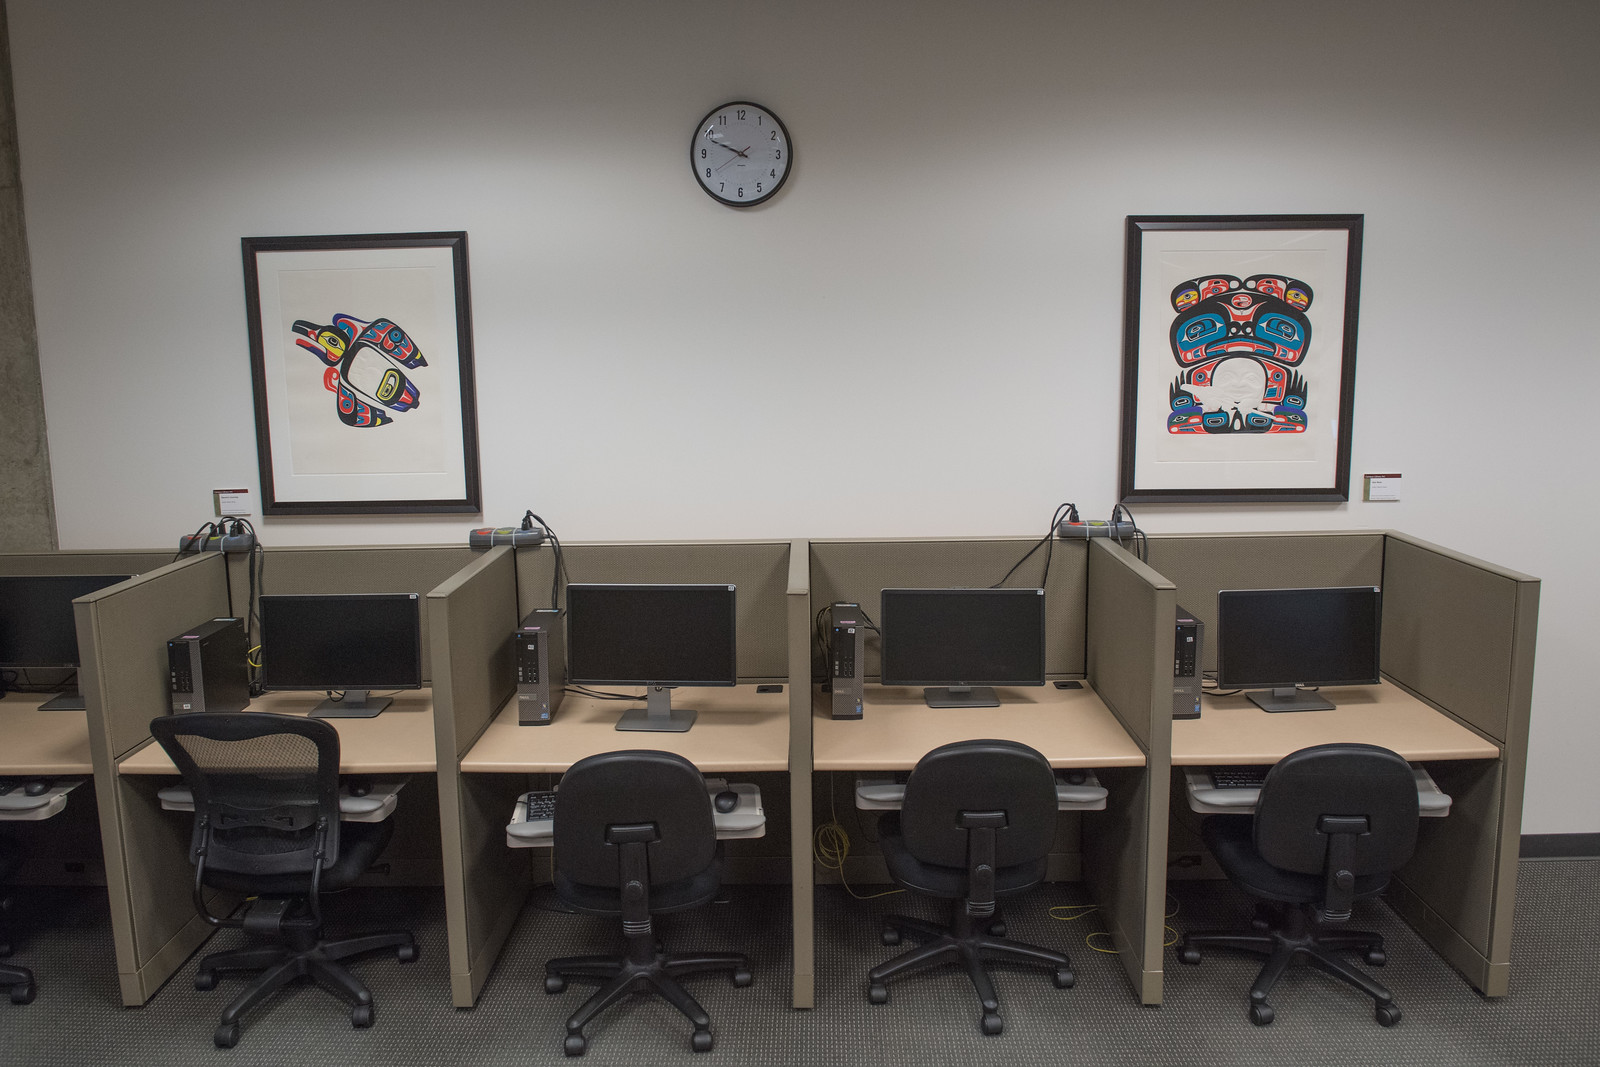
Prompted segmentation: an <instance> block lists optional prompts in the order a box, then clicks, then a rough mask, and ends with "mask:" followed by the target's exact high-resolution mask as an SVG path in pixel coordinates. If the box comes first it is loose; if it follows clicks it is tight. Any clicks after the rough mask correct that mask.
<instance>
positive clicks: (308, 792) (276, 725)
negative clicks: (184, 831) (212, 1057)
mask: <svg viewBox="0 0 1600 1067" xmlns="http://www.w3.org/2000/svg"><path fill="white" fill-rule="evenodd" d="M150 732H151V733H152V734H154V735H155V738H156V740H157V741H159V742H160V743H161V747H162V748H164V749H166V750H167V754H168V755H169V756H171V757H172V762H173V763H175V764H177V766H178V771H179V773H180V774H182V775H183V780H184V784H185V785H187V786H188V787H189V789H190V791H191V792H192V793H193V794H194V831H193V834H192V837H191V839H190V848H189V852H190V859H191V861H192V862H193V863H194V865H195V877H194V903H195V908H196V910H198V911H199V913H200V914H201V916H202V917H204V918H205V920H206V921H207V922H209V923H211V924H212V925H214V926H234V927H241V928H243V930H244V932H245V934H246V935H248V936H249V937H251V938H254V939H260V940H265V941H269V942H272V943H270V944H266V945H259V946H256V947H251V948H243V949H236V950H233V951H230V952H217V953H212V954H211V955H209V956H206V957H205V958H204V959H202V960H201V961H200V967H199V970H197V971H196V972H195V976H194V985H195V988H196V989H212V988H214V987H215V986H216V984H217V973H218V972H219V971H256V970H259V971H262V974H260V975H259V976H258V977H257V978H256V980H255V981H254V982H253V983H252V984H251V985H250V986H249V988H247V989H246V990H245V991H244V992H243V993H241V994H239V996H238V997H237V998H236V999H235V1000H234V1001H233V1003H232V1004H229V1005H228V1007H227V1010H225V1011H224V1012H223V1013H222V1020H221V1022H220V1023H219V1024H218V1025H217V1030H216V1034H215V1040H216V1043H217V1045H218V1046H219V1047H221V1048H231V1047H232V1046H233V1045H235V1044H236V1043H237V1042H238V1040H239V1017H240V1016H241V1015H243V1014H244V1013H245V1012H246V1011H247V1010H249V1009H250V1008H251V1007H253V1006H255V1005H256V1004H259V1003H260V1002H261V1001H263V1000H265V999H267V998H268V997H269V996H271V995H272V994H273V993H274V992H275V991H277V990H278V989H279V988H281V987H282V986H284V985H286V984H288V983H289V982H290V981H293V980H294V979H295V978H298V977H301V976H302V975H308V976H310V977H311V978H312V979H314V980H315V981H316V983H317V984H318V985H320V986H322V987H323V988H325V989H327V990H329V991H330V992H332V993H334V994H335V995H337V996H340V997H343V998H344V999H345V1000H347V1001H348V1002H349V1003H350V1004H351V1010H350V1023H351V1025H352V1026H357V1027H367V1026H371V1025H372V1018H373V1009H372V994H371V993H370V992H369V991H368V990H367V988H366V987H365V986H364V985H362V984H361V982H360V981H359V980H357V978H356V977H355V975H353V974H351V973H350V972H349V971H348V970H347V969H345V967H344V966H343V965H342V964H340V963H339V961H340V960H343V959H346V958H348V957H351V956H354V955H357V954H358V953H364V952H372V951H376V950H379V949H394V950H395V953H396V955H397V956H398V957H399V959H400V961H401V962H402V963H407V962H410V961H411V960H414V959H416V958H417V947H416V943H415V941H414V940H413V939H412V936H411V934H410V932H408V931H404V930H400V931H392V932H387V933H379V934H368V935H365V936H362V937H352V938H346V939H343V940H339V941H324V940H322V902H321V894H322V892H324V891H326V890H334V889H343V888H344V887H346V886H348V885H350V884H351V883H352V882H354V881H355V880H356V878H358V877H359V876H360V875H361V873H362V872H363V871H365V870H366V869H367V868H368V867H369V866H371V865H372V862H373V861H374V860H375V859H377V857H378V855H379V853H381V852H382V851H383V848H384V846H385V845H387V844H388V842H389V838H390V836H391V835H392V834H393V832H394V828H393V826H392V825H391V824H390V823H389V822H388V821H384V822H380V823H350V822H347V823H341V822H340V821H339V733H338V731H337V730H335V729H334V728H333V727H332V726H330V725H329V724H328V723H325V722H322V721H321V720H318V719H307V718H302V717H300V716H297V715H272V714H266V713H252V714H249V715H239V714H233V715H209V714H199V715H176V716H169V717H163V718H159V719H156V720H155V721H153V722H152V723H151V724H150ZM206 887H210V888H212V889H220V890H223V891H225V892H229V893H242V894H250V895H254V896H255V897H256V899H255V900H253V901H251V902H250V904H249V906H248V908H247V909H246V910H245V912H244V913H243V914H242V915H240V916H236V917H218V916H216V915H213V914H212V913H211V911H210V910H209V909H208V908H207V907H206V901H205V888H206Z"/></svg>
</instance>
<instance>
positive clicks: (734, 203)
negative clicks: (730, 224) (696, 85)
mask: <svg viewBox="0 0 1600 1067" xmlns="http://www.w3.org/2000/svg"><path fill="white" fill-rule="evenodd" d="M730 107H754V108H760V109H761V111H762V113H763V114H765V115H767V116H768V117H769V118H771V119H772V121H773V122H776V123H777V124H778V130H779V132H780V133H782V134H783V143H784V146H785V147H786V148H787V150H788V152H789V165H788V166H787V167H785V168H784V169H783V176H782V177H781V178H779V179H778V181H777V184H775V185H774V186H773V187H772V188H771V189H768V190H767V191H766V192H765V193H762V194H761V195H760V196H758V197H756V198H755V199H754V200H730V199H728V198H727V197H725V196H719V195H717V194H716V193H714V192H712V191H711V190H710V189H707V188H706V186H705V183H704V182H702V181H701V180H700V165H699V163H698V162H697V161H696V160H695V158H694V150H695V148H696V146H698V145H699V143H700V133H701V131H702V130H704V129H705V128H706V123H707V122H708V121H710V119H711V117H712V116H713V115H716V114H719V113H721V112H724V111H727V110H728V109H729V108H730ZM689 170H690V172H691V173H692V174H693V175H694V183H695V185H697V186H699V187H700V189H701V190H702V191H703V192H704V193H705V194H706V195H707V196H709V197H710V198H711V199H713V200H715V201H716V202H717V203H719V204H725V205H727V206H728V207H755V206H756V205H757V204H765V203H766V202H767V201H768V200H771V199H772V198H773V197H775V196H777V195H778V190H779V189H782V188H783V186H784V183H785V182H787V181H788V180H789V175H790V174H792V173H793V172H794V139H793V138H792V137H790V136H789V127H787V126H785V125H784V124H783V120H782V119H780V118H779V117H778V116H777V114H776V113H775V112H774V111H773V110H772V109H771V108H770V107H767V106H766V105H765V104H757V103H755V102H754V101H752V100H730V101H728V102H727V103H726V104H718V105H717V106H716V107H714V108H712V109H711V110H710V111H707V112H706V113H705V117H704V118H702V119H701V120H700V121H699V122H698V123H696V124H695V128H694V134H693V135H692V136H691V137H690V138H689Z"/></svg>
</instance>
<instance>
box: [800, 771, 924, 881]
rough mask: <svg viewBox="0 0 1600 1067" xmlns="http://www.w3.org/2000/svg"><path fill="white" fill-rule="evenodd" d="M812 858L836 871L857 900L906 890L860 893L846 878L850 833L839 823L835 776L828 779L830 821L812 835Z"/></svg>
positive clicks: (828, 869)
mask: <svg viewBox="0 0 1600 1067" xmlns="http://www.w3.org/2000/svg"><path fill="white" fill-rule="evenodd" d="M811 849H812V856H813V858H814V859H815V861H816V864H817V866H818V867H821V868H822V869H823V870H827V871H836V872H838V875H839V884H840V885H842V886H844V889H845V892H847V893H849V894H850V895H851V896H852V897H855V898H856V899H857V900H876V899H877V898H878V897H892V896H894V895H895V894H896V893H904V892H905V890H904V889H886V890H884V891H883V892H881V893H859V892H857V891H856V888H855V887H854V886H852V885H851V884H850V882H849V880H848V879H847V878H846V877H845V873H844V864H845V860H847V859H849V857H850V833H849V831H847V830H846V829H845V828H844V827H843V826H842V825H841V824H840V823H839V815H838V811H837V809H836V807H835V805H834V789H833V776H832V775H830V776H829V777H828V821H827V822H825V823H823V824H822V825H821V826H818V827H817V828H816V830H815V831H814V832H813V833H812V835H811Z"/></svg>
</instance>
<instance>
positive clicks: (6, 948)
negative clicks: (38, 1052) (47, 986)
mask: <svg viewBox="0 0 1600 1067" xmlns="http://www.w3.org/2000/svg"><path fill="white" fill-rule="evenodd" d="M21 866H22V847H21V846H20V845H18V844H17V842H16V841H15V840H13V839H12V838H9V837H0V914H3V913H4V912H7V911H10V910H11V898H10V897H8V896H6V895H5V890H4V886H5V884H6V883H7V882H8V881H10V879H11V876H12V875H13V874H16V873H17V868H19V867H21ZM9 955H11V942H10V941H9V940H7V939H6V937H5V936H4V933H3V932H0V958H4V957H6V956H9ZM0 987H3V988H6V989H9V990H10V996H11V1003H13V1004H31V1003H33V995H34V993H35V992H36V990H35V988H34V984H33V972H32V971H30V970H28V968H26V967H13V966H11V965H10V964H8V963H0Z"/></svg>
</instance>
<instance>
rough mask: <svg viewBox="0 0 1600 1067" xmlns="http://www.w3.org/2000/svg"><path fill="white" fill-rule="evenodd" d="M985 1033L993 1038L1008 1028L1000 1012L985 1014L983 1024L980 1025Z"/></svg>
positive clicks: (987, 1012)
mask: <svg viewBox="0 0 1600 1067" xmlns="http://www.w3.org/2000/svg"><path fill="white" fill-rule="evenodd" d="M979 1026H980V1028H981V1029H982V1030H983V1032H984V1033H986V1034H988V1035H989V1036H990V1037H993V1036H994V1035H995V1034H998V1033H999V1032H1000V1031H1002V1030H1004V1029H1005V1028H1006V1024H1005V1021H1004V1020H1003V1019H1001V1018H1000V1014H999V1013H998V1012H993V1011H986V1012H984V1013H983V1022H982V1023H980V1024H979Z"/></svg>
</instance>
